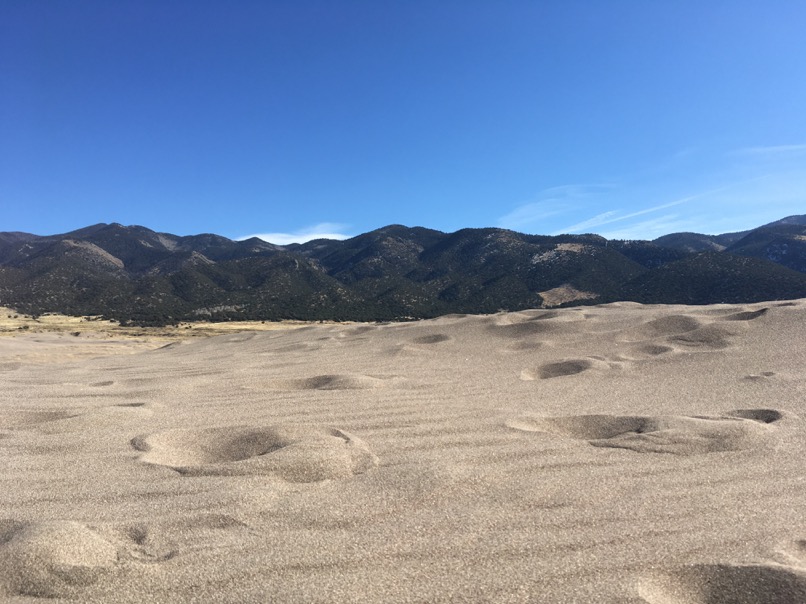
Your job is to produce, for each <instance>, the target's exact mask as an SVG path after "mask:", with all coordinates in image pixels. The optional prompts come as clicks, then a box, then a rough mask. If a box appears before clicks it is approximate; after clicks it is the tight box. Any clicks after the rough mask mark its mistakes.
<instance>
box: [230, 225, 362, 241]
mask: <svg viewBox="0 0 806 604" xmlns="http://www.w3.org/2000/svg"><path fill="white" fill-rule="evenodd" d="M348 226H349V225H346V224H339V223H335V222H321V223H319V224H314V225H312V226H307V227H304V228H301V229H298V230H296V231H294V232H292V233H255V234H253V235H245V236H244V237H239V238H238V239H239V240H241V241H242V240H244V239H250V238H252V237H257V238H258V239H262V240H263V241H268V242H269V243H274V244H275V245H288V244H290V243H305V242H307V241H313V240H314V239H338V240H341V239H348V238H349V237H351V235H347V234H345V233H344V232H343V231H345V230H346V229H347V228H348Z"/></svg>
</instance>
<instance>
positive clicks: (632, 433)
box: [508, 409, 782, 455]
mask: <svg viewBox="0 0 806 604" xmlns="http://www.w3.org/2000/svg"><path fill="white" fill-rule="evenodd" d="M781 417H782V416H781V413H780V412H778V411H775V410H773V409H745V410H740V411H734V412H731V413H730V414H728V415H726V416H722V417H685V416H674V415H669V416H656V417H644V416H618V415H576V416H566V417H547V418H541V419H524V420H515V421H512V422H509V424H508V425H509V426H510V427H511V428H514V429H516V430H523V431H527V432H546V433H549V434H556V435H558V436H565V437H568V438H573V439H578V440H585V441H588V443H590V444H591V445H593V446H594V447H610V448H616V449H630V450H632V451H636V452H639V453H671V454H675V455H699V454H703V453H715V452H719V451H740V450H742V449H749V448H754V447H756V446H759V445H761V444H763V443H764V441H765V439H766V438H768V437H769V436H770V434H769V429H770V427H769V426H768V425H767V424H770V423H772V422H775V421H778V420H779V419H780V418H781Z"/></svg>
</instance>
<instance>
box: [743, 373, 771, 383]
mask: <svg viewBox="0 0 806 604" xmlns="http://www.w3.org/2000/svg"><path fill="white" fill-rule="evenodd" d="M774 375H775V372H774V371H762V372H761V373H751V374H750V375H746V376H744V379H746V380H750V381H752V382H758V381H761V380H766V379H768V378H771V377H772V376H774Z"/></svg>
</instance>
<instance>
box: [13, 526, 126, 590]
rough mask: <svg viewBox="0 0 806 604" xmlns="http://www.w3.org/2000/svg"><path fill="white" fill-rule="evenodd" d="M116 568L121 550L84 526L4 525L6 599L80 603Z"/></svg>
mask: <svg viewBox="0 0 806 604" xmlns="http://www.w3.org/2000/svg"><path fill="white" fill-rule="evenodd" d="M117 562H118V549H117V547H116V546H115V545H114V544H113V543H112V542H110V541H109V540H107V539H106V538H104V537H103V536H102V535H101V534H99V533H98V532H97V531H95V530H93V529H92V528H90V527H88V526H87V525H85V524H82V523H79V522H67V521H55V522H36V523H22V522H15V521H12V520H6V521H0V569H2V572H1V573H0V590H2V591H5V593H6V594H8V595H17V596H33V597H39V598H69V599H80V595H81V590H82V588H84V587H87V586H88V585H92V584H93V583H95V582H96V581H97V580H98V579H99V578H100V577H101V576H102V575H104V574H106V573H108V572H110V571H111V570H112V569H113V568H114V567H115V565H116V564H117ZM2 591H0V593H2Z"/></svg>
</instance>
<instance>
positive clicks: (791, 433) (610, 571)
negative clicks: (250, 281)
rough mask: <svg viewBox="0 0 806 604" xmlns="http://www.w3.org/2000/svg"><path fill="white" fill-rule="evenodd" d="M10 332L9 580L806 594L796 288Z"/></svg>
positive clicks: (273, 595) (5, 438) (801, 339)
mask: <svg viewBox="0 0 806 604" xmlns="http://www.w3.org/2000/svg"><path fill="white" fill-rule="evenodd" d="M295 327H296V328H294V329H275V330H266V331H247V332H235V331H233V332H232V333H225V334H223V335H218V336H213V337H195V338H186V339H181V340H180V339H177V338H178V337H179V336H181V334H178V335H177V337H176V338H174V340H173V341H166V340H165V339H164V338H163V339H162V340H159V339H152V340H148V341H146V340H144V341H143V342H139V343H138V341H137V339H136V338H132V337H129V338H128V339H125V340H123V339H121V340H120V341H118V340H116V339H115V336H114V334H112V335H110V334H107V335H103V334H100V335H98V334H96V335H94V336H93V337H92V338H87V337H73V336H69V335H64V334H62V335H59V334H48V333H27V332H24V331H21V332H20V333H19V334H18V335H14V336H13V337H11V336H9V337H3V338H0V386H2V388H0V460H2V462H0V481H1V482H0V601H2V602H16V603H23V602H25V603H33V602H38V601H41V600H47V601H49V602H61V601H64V602H90V603H93V602H113V603H114V602H121V603H123V602H128V603H134V602H138V603H139V602H141V603H146V602H148V603H154V602H156V603H160V602H165V603H168V602H170V603H173V602H179V603H183V602H188V603H189V602H230V603H247V602H260V603H263V602H282V603H308V602H321V603H325V602H328V603H329V602H346V603H349V602H356V603H358V602H361V603H376V602H377V603H396V602H412V603H414V602H417V603H442V602H445V603H446V602H470V603H475V602H490V603H509V602H513V603H515V602H540V603H543V602H545V603H557V604H566V603H569V602H576V603H605V604H641V603H643V604H806V462H805V461H804V460H806V300H800V301H791V302H768V303H763V304H746V305H715V306H672V305H658V306H643V305H640V304H635V303H616V304H609V305H602V306H585V307H577V308H568V309H552V310H533V311H521V312H513V313H500V314H496V315H486V316H472V315H450V316H445V317H441V318H438V319H433V320H428V321H418V322H410V323H390V324H366V325H361V324H343V325H341V324H313V325H309V326H303V327H300V326H298V325H297V326H295Z"/></svg>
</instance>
